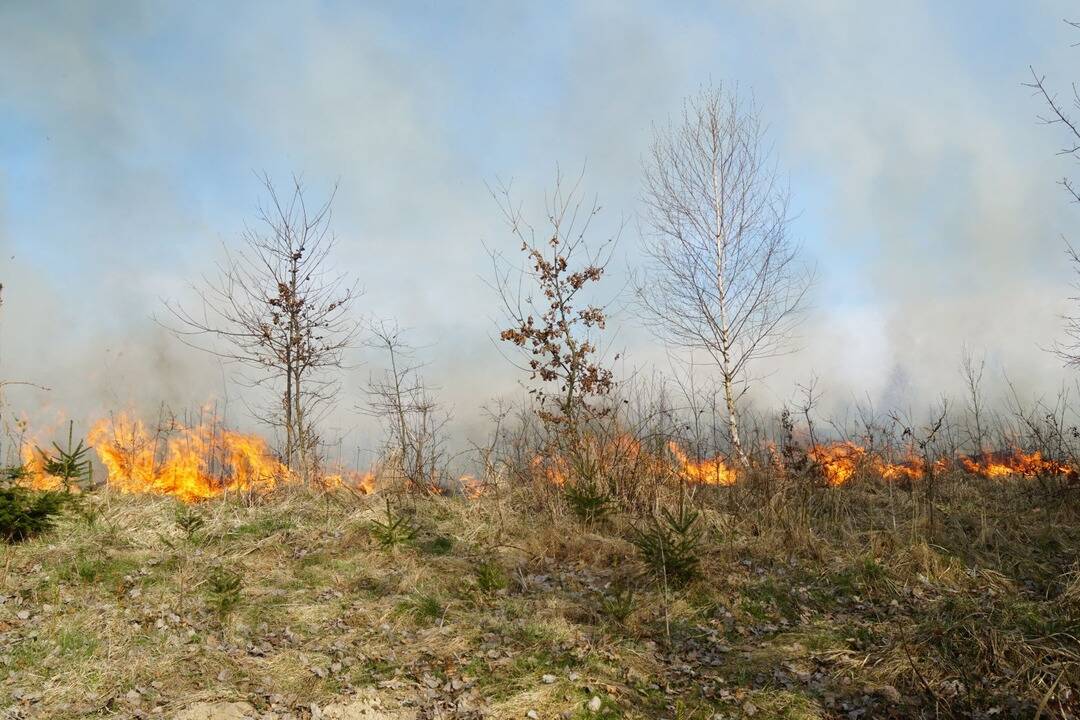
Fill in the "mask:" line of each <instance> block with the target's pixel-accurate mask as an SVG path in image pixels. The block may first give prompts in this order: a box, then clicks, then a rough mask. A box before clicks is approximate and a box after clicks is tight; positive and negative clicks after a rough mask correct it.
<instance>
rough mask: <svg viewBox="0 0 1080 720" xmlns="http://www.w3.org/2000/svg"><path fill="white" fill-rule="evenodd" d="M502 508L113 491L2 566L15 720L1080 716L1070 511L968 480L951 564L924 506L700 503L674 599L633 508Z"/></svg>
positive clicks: (1034, 486) (818, 496)
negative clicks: (187, 713) (219, 709)
mask: <svg viewBox="0 0 1080 720" xmlns="http://www.w3.org/2000/svg"><path fill="white" fill-rule="evenodd" d="M774 487H775V486H774ZM1059 489H1060V488H1059ZM503 490H504V491H503V492H501V493H493V492H489V493H486V494H484V495H482V496H480V497H478V498H476V499H472V500H469V499H465V498H461V497H437V496H436V497H432V496H428V495H422V494H412V495H396V496H395V497H394V498H389V496H382V495H379V494H376V495H372V496H367V497H360V496H356V495H352V494H347V493H346V494H331V495H326V494H316V493H312V492H311V491H308V490H299V489H295V488H290V489H285V490H278V491H277V492H276V493H275V494H274V495H272V496H268V497H265V498H264V499H263V500H262V501H261V502H258V503H255V504H245V503H240V502H236V501H230V500H215V501H210V502H206V503H202V504H199V505H195V506H190V507H189V506H180V507H181V508H182V509H181V510H180V511H179V512H178V510H177V508H178V505H177V501H176V500H174V499H171V498H161V497H154V496H133V495H122V494H119V493H114V492H111V491H108V490H106V491H103V492H101V493H100V494H98V495H95V496H93V497H92V498H90V499H89V500H88V502H90V503H91V504H92V506H93V508H94V512H93V513H89V514H87V513H83V514H69V515H67V516H65V518H64V519H62V520H61V525H60V527H59V528H58V529H57V531H55V532H53V533H51V534H47V535H44V536H41V537H38V538H36V539H33V540H30V541H28V542H25V543H22V544H18V545H10V546H7V547H6V548H5V549H4V553H5V557H4V560H3V573H4V575H3V588H4V590H3V597H2V598H0V600H2V602H0V662H2V668H3V675H4V680H3V683H2V685H0V693H2V703H3V706H4V707H5V709H6V710H5V711H6V713H7V715H6V716H7V717H57V718H61V717H85V716H91V717H93V716H97V717H154V716H162V715H163V716H166V717H171V716H173V715H176V714H177V713H179V712H180V711H182V710H184V709H189V710H190V708H191V707H195V706H196V704H197V703H211V704H213V703H238V704H242V705H238V706H236V707H240V708H241V711H238V712H241V714H240V715H239V716H242V717H267V718H270V717H279V718H284V717H302V718H306V717H333V716H334V714H335V713H339V712H344V711H343V710H341V709H340V708H341V707H349V703H355V704H356V707H358V708H359V707H361V706H363V707H367V708H369V710H365V711H364V712H369V711H370V712H369V714H368V715H364V714H357V715H355V716H356V717H395V718H396V717H401V718H406V717H409V718H412V717H417V718H455V717H457V718H480V717H490V718H512V717H542V718H543V717H551V718H556V717H572V718H591V717H596V718H602V717H610V718H615V717H623V718H656V717H662V718H703V719H704V718H722V717H728V718H735V717H758V718H761V717H765V718H785V717H786V718H834V717H835V718H841V717H843V718H847V717H896V718H910V717H927V718H929V717H1035V716H1041V717H1046V718H1049V717H1074V716H1075V715H1076V713H1077V711H1078V707H1080V706H1078V700H1077V696H1076V690H1075V688H1076V682H1077V672H1078V670H1080V651H1078V649H1077V648H1078V647H1080V644H1078V643H1077V637H1078V633H1080V591H1078V587H1080V581H1078V568H1077V566H1076V564H1075V563H1076V560H1075V559H1076V557H1077V550H1078V549H1080V523H1078V518H1077V516H1076V511H1075V507H1076V504H1075V498H1074V497H1073V496H1072V495H1071V494H1068V495H1067V497H1068V498H1070V501H1068V502H1060V501H1055V499H1054V497H1051V496H1048V495H1046V494H1045V490H1044V489H1043V488H1042V487H1041V486H1040V485H1039V484H1038V483H1037V482H1035V481H1031V480H1023V479H1021V478H1012V479H1009V480H991V479H983V478H975V477H972V476H970V475H962V474H955V473H953V474H948V475H945V476H943V477H941V478H938V487H937V489H936V492H937V502H938V514H937V522H938V529H937V531H936V532H935V535H934V540H933V542H930V541H928V515H927V513H926V512H925V509H924V508H920V507H919V503H920V502H921V500H920V496H919V494H918V493H912V492H907V491H905V490H903V489H902V488H899V487H895V486H894V485H890V484H886V483H883V482H881V481H880V480H875V479H873V478H860V479H856V480H854V481H852V482H850V483H848V484H846V485H844V486H843V487H829V486H825V485H819V486H816V487H807V486H806V485H787V486H782V487H781V489H780V490H778V491H775V492H774V494H773V495H772V496H771V497H769V498H767V501H765V502H751V498H752V497H753V496H755V492H754V490H753V489H752V488H751V487H747V486H732V487H705V488H699V490H698V492H697V493H695V494H694V496H693V498H692V500H691V499H688V500H687V503H688V506H687V508H686V511H687V512H693V513H694V516H695V519H694V525H695V526H696V527H697V531H696V535H695V538H694V540H693V542H692V544H691V546H690V549H689V552H690V553H691V554H692V556H693V558H694V560H695V562H694V563H693V572H688V573H685V574H682V575H680V576H679V577H678V578H675V577H673V576H668V577H665V575H664V573H663V572H658V571H657V560H656V554H657V550H656V547H657V546H656V543H655V541H654V543H653V545H652V546H651V547H652V551H651V554H650V552H646V551H645V547H646V545H643V543H642V542H641V533H642V532H643V528H644V527H645V526H643V525H642V518H641V517H640V516H639V515H638V514H637V513H634V512H629V511H627V510H625V509H623V508H622V507H620V506H619V505H618V504H614V505H613V507H612V508H611V511H610V512H609V513H607V514H606V515H605V516H604V519H603V521H602V522H584V521H582V520H579V519H577V518H575V517H574V516H573V514H572V513H568V512H563V513H558V514H552V513H548V512H547V511H545V510H544V508H545V506H546V505H547V504H548V502H549V501H548V500H547V499H545V498H543V497H540V494H541V491H538V490H537V489H536V488H535V487H529V486H522V485H516V486H513V487H505V488H503ZM544 492H546V490H545V491H544ZM1068 492H1069V493H1074V492H1075V488H1073V489H1072V490H1070V491H1068ZM687 497H688V496H687ZM756 497H759V498H760V496H756ZM1059 497H1060V496H1059ZM685 519H686V518H685V516H684V517H682V518H678V517H675V518H673V520H674V521H682V522H685ZM391 526H392V533H391V532H390V530H388V529H387V528H388V527H391ZM389 534H392V535H393V537H394V541H393V542H387V541H386V539H385V538H386V537H387V536H388V535H389ZM684 550H685V548H684ZM661 554H662V553H661ZM670 559H671V558H668V560H670ZM661 564H663V563H662V562H661ZM669 572H670V571H669ZM676 579H677V580H678V581H677V582H676ZM236 707H234V708H233V709H234V710H235V709H236ZM334 708H337V709H334ZM372 708H378V709H377V711H376V710H375V709H372ZM328 709H329V710H328ZM324 710H326V711H327V712H326V713H324ZM356 712H357V713H359V712H360V710H356ZM378 713H383V714H381V715H380V714H378ZM530 713H534V714H530ZM341 716H342V717H349V716H348V715H341Z"/></svg>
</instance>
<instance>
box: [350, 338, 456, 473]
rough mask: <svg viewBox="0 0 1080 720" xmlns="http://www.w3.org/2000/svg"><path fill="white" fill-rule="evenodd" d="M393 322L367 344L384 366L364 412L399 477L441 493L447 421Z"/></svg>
mask: <svg viewBox="0 0 1080 720" xmlns="http://www.w3.org/2000/svg"><path fill="white" fill-rule="evenodd" d="M403 334H404V333H403V331H402V329H401V328H400V327H398V326H397V324H396V323H393V322H380V323H375V324H374V325H373V327H372V329H371V340H370V342H369V345H370V346H371V347H373V348H376V349H378V350H381V351H383V352H385V353H386V358H387V362H388V363H389V367H388V368H387V369H386V370H385V371H384V372H383V374H382V376H380V377H373V378H372V379H371V380H370V382H369V383H368V387H367V395H368V405H367V407H366V408H364V411H365V412H366V413H367V414H369V415H371V416H373V417H376V418H378V419H379V420H380V421H381V422H382V423H383V425H384V426H385V429H386V435H387V445H388V446H389V449H390V454H391V455H392V456H393V461H394V462H395V464H397V465H398V467H399V469H400V471H401V475H402V478H403V479H404V480H405V481H406V482H407V483H408V484H409V485H411V486H412V487H413V488H414V489H417V490H421V491H425V492H430V491H433V490H437V489H438V488H440V483H439V479H440V476H441V473H442V470H443V466H444V464H445V462H446V451H445V447H444V445H443V433H442V430H443V428H444V426H445V425H446V423H447V422H449V420H450V417H449V415H448V414H447V413H445V412H442V410H441V409H440V407H439V404H438V402H437V401H436V399H435V397H434V394H433V391H432V389H431V388H429V387H428V386H427V385H426V384H425V383H424V378H423V376H422V375H421V370H422V369H423V367H424V366H423V365H422V364H420V363H417V362H415V361H414V359H413V355H414V351H413V348H412V347H410V346H409V345H407V344H406V343H405V341H404V338H403Z"/></svg>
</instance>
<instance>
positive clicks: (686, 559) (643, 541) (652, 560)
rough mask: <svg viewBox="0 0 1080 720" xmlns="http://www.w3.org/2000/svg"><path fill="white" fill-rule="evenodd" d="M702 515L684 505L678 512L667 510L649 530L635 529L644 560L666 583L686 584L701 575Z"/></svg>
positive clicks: (632, 540)
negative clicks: (699, 566) (699, 567)
mask: <svg viewBox="0 0 1080 720" xmlns="http://www.w3.org/2000/svg"><path fill="white" fill-rule="evenodd" d="M699 519H700V516H699V514H698V512H697V511H695V510H690V509H688V508H687V507H686V506H685V505H682V506H680V508H679V512H678V514H675V513H673V512H671V511H670V510H667V509H665V510H664V511H663V513H662V515H661V517H659V518H656V517H654V518H653V521H652V523H651V524H650V525H649V526H648V527H646V528H645V529H635V530H634V535H633V537H632V538H631V542H633V543H634V545H635V546H637V549H638V553H639V554H640V555H641V559H642V560H643V561H644V562H645V565H646V566H647V567H648V568H649V570H650V571H651V572H652V573H653V574H654V575H655V576H657V578H658V579H660V580H661V581H662V582H663V583H664V584H665V585H672V586H681V585H685V584H687V583H688V582H690V581H691V580H693V579H694V578H696V577H697V576H698V565H699V564H700V561H701V558H700V550H701V535H702V531H701V527H700V524H699V523H698V520H699Z"/></svg>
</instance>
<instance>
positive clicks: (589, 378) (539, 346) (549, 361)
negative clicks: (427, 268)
mask: <svg viewBox="0 0 1080 720" xmlns="http://www.w3.org/2000/svg"><path fill="white" fill-rule="evenodd" d="M580 184H581V177H580V176H579V177H578V179H577V180H576V181H575V182H574V183H573V184H572V185H570V186H569V187H567V186H565V185H564V183H563V180H562V177H561V175H557V176H556V179H555V187H554V191H553V192H552V194H551V195H550V197H548V199H547V207H546V211H547V226H546V227H545V228H544V230H542V231H539V232H538V231H537V229H536V228H535V227H533V226H532V225H531V224H530V223H529V222H528V221H527V220H526V219H525V217H524V214H523V213H522V211H521V208H520V206H519V205H516V204H515V203H514V202H513V200H512V199H511V195H510V191H509V188H506V187H503V188H501V189H500V190H498V191H496V192H493V193H492V194H493V195H494V197H495V199H496V202H498V203H499V208H500V209H501V210H502V212H503V215H504V217H505V219H506V222H507V225H508V226H509V227H510V231H511V233H512V234H513V236H514V238H515V239H516V240H517V241H518V242H519V243H520V249H521V252H522V254H523V255H524V256H525V262H526V267H517V266H515V265H514V264H513V263H511V262H508V261H507V260H506V259H505V258H504V257H503V256H502V255H500V254H498V253H497V252H492V254H491V259H492V265H493V281H492V286H493V287H494V289H495V291H496V292H497V293H498V295H499V298H500V300H501V301H502V305H503V310H504V315H505V318H506V322H507V325H508V326H509V327H505V328H504V329H503V330H501V332H500V339H501V340H503V341H505V342H509V343H511V344H512V345H514V346H515V347H516V348H518V349H519V350H520V353H521V357H522V364H519V365H518V367H519V368H520V369H522V370H523V371H525V372H527V373H528V374H529V377H530V379H531V380H534V381H539V382H538V383H537V384H535V385H534V386H533V387H532V388H530V390H529V392H530V393H531V394H532V395H533V397H534V398H535V399H536V400H537V402H538V407H539V416H540V418H541V420H543V421H544V423H545V425H546V426H547V427H549V428H559V429H560V430H561V431H565V434H566V435H567V436H568V437H574V436H576V435H577V433H578V431H579V429H580V425H581V423H582V422H583V421H584V420H587V419H588V417H590V416H592V417H595V416H596V415H597V414H598V413H602V412H603V410H602V409H600V408H598V407H597V406H596V405H595V404H594V401H595V400H597V399H599V398H601V397H603V396H605V395H607V394H608V393H609V392H610V391H611V389H612V388H613V386H614V378H613V375H612V372H611V370H610V369H608V368H606V367H604V366H603V365H602V364H601V362H600V359H599V354H600V349H599V346H598V344H597V343H598V340H597V335H598V333H599V332H600V331H602V330H603V329H604V327H605V324H606V322H607V316H606V313H605V311H604V308H603V307H601V306H599V305H595V304H591V303H589V302H588V300H586V299H583V297H582V296H583V294H584V293H585V292H586V291H587V288H588V286H590V285H593V284H595V283H597V282H599V281H600V279H601V277H602V276H603V274H604V271H605V268H606V265H607V263H608V261H609V260H610V258H611V250H612V247H613V244H614V242H615V240H616V237H610V238H607V239H605V240H603V241H601V242H599V243H593V244H590V242H589V240H588V238H587V235H588V234H589V232H590V227H591V224H592V221H593V219H594V218H595V217H596V215H597V214H598V213H599V212H600V206H599V205H598V204H597V203H596V202H595V201H593V202H592V203H588V204H587V203H585V201H584V199H583V198H582V194H581V192H580Z"/></svg>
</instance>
